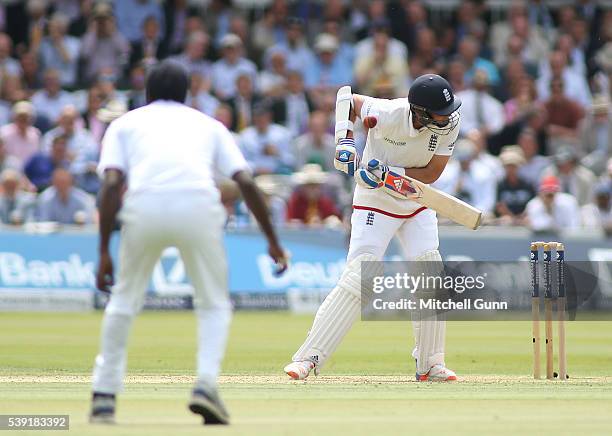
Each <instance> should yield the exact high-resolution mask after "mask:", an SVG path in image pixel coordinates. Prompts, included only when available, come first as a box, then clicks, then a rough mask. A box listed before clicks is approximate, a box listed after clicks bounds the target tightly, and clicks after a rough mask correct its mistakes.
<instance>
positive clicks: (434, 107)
mask: <svg viewBox="0 0 612 436" xmlns="http://www.w3.org/2000/svg"><path fill="white" fill-rule="evenodd" d="M408 102H409V103H410V110H411V112H412V116H413V117H415V118H416V119H417V121H419V122H420V123H421V124H423V125H424V126H426V127H427V128H428V129H429V130H431V131H432V132H434V133H438V134H441V135H447V134H448V133H450V131H451V130H453V129H454V128H455V127H456V126H457V124H458V123H459V112H458V109H459V106H461V100H460V99H459V98H458V97H457V96H456V95H455V94H454V93H453V89H452V88H451V86H450V84H449V83H448V82H447V81H446V79H445V78H443V77H440V76H438V75H437V74H424V75H422V76H419V77H417V78H416V79H415V81H414V82H413V83H412V86H411V87H410V90H409V91H408ZM433 114H435V115H448V116H449V117H448V120H445V121H443V122H439V121H435V120H434V119H433V116H432V115H433Z"/></svg>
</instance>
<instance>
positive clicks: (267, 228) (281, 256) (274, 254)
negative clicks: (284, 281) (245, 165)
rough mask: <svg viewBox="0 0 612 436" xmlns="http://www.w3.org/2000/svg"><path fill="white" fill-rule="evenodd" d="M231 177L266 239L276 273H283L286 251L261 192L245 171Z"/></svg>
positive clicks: (285, 264) (286, 260) (286, 262)
mask: <svg viewBox="0 0 612 436" xmlns="http://www.w3.org/2000/svg"><path fill="white" fill-rule="evenodd" d="M232 179H233V180H234V181H235V182H236V183H237V184H238V189H240V193H241V194H242V198H244V202H245V203H246V205H247V207H248V208H249V210H250V211H251V212H253V215H254V216H255V219H256V220H257V223H258V224H259V227H260V228H261V231H262V232H263V234H264V235H265V236H266V239H267V240H268V254H269V255H270V257H271V258H272V259H274V262H275V263H276V267H277V269H276V274H281V273H283V272H284V271H285V270H286V269H287V266H288V259H287V253H286V252H285V250H283V248H282V247H281V245H280V243H279V242H278V238H277V236H276V232H275V231H274V226H272V222H271V221H270V212H269V211H268V206H266V202H265V200H264V197H263V194H262V193H261V191H260V189H259V188H258V187H257V185H256V184H255V181H254V180H253V178H252V177H251V175H250V174H249V173H248V172H247V171H238V172H237V173H236V174H234V175H233V176H232Z"/></svg>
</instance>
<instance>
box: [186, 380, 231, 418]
mask: <svg viewBox="0 0 612 436" xmlns="http://www.w3.org/2000/svg"><path fill="white" fill-rule="evenodd" d="M189 410H191V411H192V412H193V413H195V414H197V415H201V416H202V418H203V419H204V422H203V424H206V425H210V424H222V425H227V424H229V413H227V410H226V409H225V405H224V404H223V402H222V401H221V398H220V397H219V393H218V392H217V390H216V389H202V388H196V389H194V390H193V392H192V394H191V401H190V402H189Z"/></svg>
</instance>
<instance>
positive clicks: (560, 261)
mask: <svg viewBox="0 0 612 436" xmlns="http://www.w3.org/2000/svg"><path fill="white" fill-rule="evenodd" d="M540 248H542V254H543V256H542V260H543V265H544V331H545V339H546V378H547V379H549V380H552V379H554V378H555V376H556V375H557V374H556V373H555V372H554V370H553V362H554V351H553V302H555V301H556V305H555V306H556V311H557V321H558V327H557V333H558V341H559V344H558V347H559V359H558V362H559V374H558V377H559V380H566V379H567V378H568V376H567V358H566V354H565V319H566V317H565V311H566V294H565V247H564V246H563V244H562V243H560V242H541V241H538V242H532V243H531V246H530V250H531V256H530V266H531V318H532V331H533V335H532V336H533V378H535V379H539V378H540V373H541V371H540V363H541V362H540V360H541V358H540V351H541V346H540V274H539V262H538V261H539V250H540ZM552 250H555V252H556V255H557V256H556V263H557V295H556V296H555V295H553V286H552V271H551V268H552V265H551V264H552Z"/></svg>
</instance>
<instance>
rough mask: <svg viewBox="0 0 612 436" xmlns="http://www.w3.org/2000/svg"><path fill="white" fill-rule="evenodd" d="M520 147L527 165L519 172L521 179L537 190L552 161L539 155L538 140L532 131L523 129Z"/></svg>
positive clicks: (520, 136)
mask: <svg viewBox="0 0 612 436" xmlns="http://www.w3.org/2000/svg"><path fill="white" fill-rule="evenodd" d="M518 145H519V147H520V148H521V150H522V152H523V157H524V158H525V163H524V164H523V165H521V167H520V168H519V170H518V173H519V177H521V178H522V179H523V180H525V181H527V182H528V183H529V184H530V185H531V186H532V187H533V189H537V187H538V186H539V184H540V178H541V177H542V173H543V172H544V170H545V169H546V168H547V167H548V166H549V165H550V159H549V158H547V157H545V156H542V155H541V154H538V148H539V146H538V140H537V137H536V134H535V132H534V131H533V130H531V129H528V128H527V129H523V130H522V131H521V133H520V134H519V136H518Z"/></svg>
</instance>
